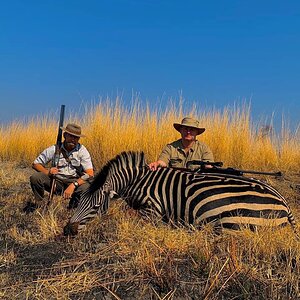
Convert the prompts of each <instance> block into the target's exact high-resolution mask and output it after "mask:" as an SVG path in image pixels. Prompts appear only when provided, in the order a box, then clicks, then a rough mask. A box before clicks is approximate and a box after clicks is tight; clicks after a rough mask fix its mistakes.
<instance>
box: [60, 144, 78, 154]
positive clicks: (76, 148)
mask: <svg viewBox="0 0 300 300" xmlns="http://www.w3.org/2000/svg"><path fill="white" fill-rule="evenodd" d="M80 146H81V145H80V143H78V144H77V145H76V147H75V148H74V149H73V150H71V151H70V152H68V150H67V149H66V148H65V146H64V143H62V146H61V147H62V148H63V149H64V150H65V151H66V153H68V154H69V155H70V154H71V153H73V152H75V151H78V150H79V149H80Z"/></svg>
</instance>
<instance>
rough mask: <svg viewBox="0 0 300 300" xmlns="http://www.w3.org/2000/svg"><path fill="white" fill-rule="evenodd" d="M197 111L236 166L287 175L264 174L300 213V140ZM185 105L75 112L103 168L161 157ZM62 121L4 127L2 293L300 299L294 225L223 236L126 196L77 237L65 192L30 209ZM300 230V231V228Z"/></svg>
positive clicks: (237, 113) (238, 116)
mask: <svg viewBox="0 0 300 300" xmlns="http://www.w3.org/2000/svg"><path fill="white" fill-rule="evenodd" d="M190 114H191V115H194V116H196V117H197V118H199V119H200V123H201V124H203V126H205V127H206V128H207V131H206V132H205V133H204V134H203V135H201V136H200V139H201V140H203V141H204V142H206V143H207V144H209V145H210V147H211V148H212V150H213V152H214V154H215V157H216V160H218V161H223V162H224V164H225V166H233V167H239V168H244V169H255V170H265V171H277V170H281V171H283V172H284V176H283V178H271V177H260V179H262V180H265V181H267V182H268V183H269V184H271V185H272V186H274V187H276V188H277V189H278V190H279V191H280V192H281V193H282V194H283V195H284V196H285V197H286V199H287V200H288V202H289V204H290V206H291V209H292V211H293V213H294V215H295V218H296V220H300V209H299V203H300V174H299V170H300V142H299V136H297V134H294V133H291V132H288V130H286V129H284V130H283V131H282V132H281V133H279V134H278V135H276V134H275V133H274V132H269V131H268V132H265V131H262V130H261V126H260V125H253V124H251V121H250V118H249V109H248V108H241V109H237V110H225V111H222V112H218V111H215V112H209V113H203V114H199V113H196V110H194V111H192V112H190ZM182 115H183V114H182V112H181V109H175V108H172V109H171V110H170V111H166V112H156V113H150V111H149V110H147V109H142V108H139V107H138V105H136V106H135V107H134V108H132V109H128V110H126V109H124V108H122V107H121V105H116V106H113V105H110V104H109V103H107V104H101V105H98V106H96V107H93V108H91V109H88V110H87V112H86V114H85V115H84V116H82V117H80V118H79V117H77V116H74V117H70V118H69V120H66V121H65V123H67V122H69V121H75V122H78V123H79V124H81V125H82V127H83V132H84V133H85V134H86V135H87V137H86V138H83V139H82V140H81V141H82V143H83V144H85V145H86V146H87V147H88V149H89V150H90V152H91V154H92V157H93V160H94V162H95V165H96V167H97V168H100V167H101V166H102V164H103V163H105V162H106V161H107V160H108V159H110V158H112V157H114V156H115V155H116V154H118V153H119V152H121V151H123V150H129V149H130V150H143V151H145V153H146V156H147V158H148V160H149V161H152V160H154V159H156V157H157V156H158V154H159V152H160V150H161V148H162V147H163V146H164V145H165V144H166V143H167V142H170V141H172V140H174V139H175V138H179V135H178V133H177V132H176V131H175V130H174V129H173V127H172V124H173V122H174V121H180V120H181V118H182ZM56 132H57V122H56V119H55V118H54V117H53V118H52V117H43V118H41V119H39V118H37V119H35V120H31V121H29V122H26V123H25V122H23V123H22V122H15V123H13V124H9V125H8V126H7V127H5V128H4V127H3V128H1V130H0V137H1V138H0V158H1V161H2V162H1V168H0V220H1V221H0V297H1V299H297V298H300V279H299V278H300V244H299V241H298V240H297V239H296V237H295V235H294V233H293V231H292V230H291V228H290V227H286V228H282V229H277V230H274V229H270V228H266V229H264V230H261V231H259V232H251V231H248V230H243V231H241V232H224V233H223V234H222V235H216V234H215V233H214V232H213V231H212V229H211V228H210V226H207V227H206V228H203V230H198V231H192V230H187V229H186V228H176V229H175V228H171V227H170V226H168V225H165V224H156V225H154V224H151V223H150V222H146V221H144V220H142V219H141V218H140V217H139V216H138V215H137V214H136V212H135V211H134V210H131V209H128V208H127V207H126V206H125V205H124V203H122V202H121V201H116V202H115V203H113V204H112V206H111V207H110V209H109V212H108V214H107V215H106V216H104V217H102V218H101V219H99V218H97V219H95V220H94V221H93V222H92V223H91V224H89V226H87V229H86V230H85V231H84V232H82V233H81V234H80V235H79V236H78V237H76V238H64V237H63V236H62V235H61V232H62V228H63V226H64V225H65V224H66V222H67V221H68V218H69V217H70V215H71V214H72V211H68V210H67V209H66V206H67V203H66V202H64V201H63V200H62V199H61V198H60V197H55V198H54V201H53V203H52V205H51V206H50V207H49V208H47V209H39V210H37V211H36V212H35V213H34V214H31V215H26V214H24V213H23V211H22V208H23V205H24V203H25V202H26V200H28V199H30V198H31V197H32V193H31V190H30V186H29V183H28V180H29V176H30V174H32V172H34V171H33V170H32V169H31V168H30V164H31V162H32V160H33V159H34V158H35V157H36V155H37V154H38V153H39V152H40V151H41V150H42V149H44V148H45V147H47V146H48V145H49V144H51V143H53V142H54V141H55V139H56V137H55V134H56ZM299 222H300V221H299ZM297 231H298V233H299V232H300V231H299V226H298V227H297Z"/></svg>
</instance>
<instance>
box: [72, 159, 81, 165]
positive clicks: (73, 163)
mask: <svg viewBox="0 0 300 300" xmlns="http://www.w3.org/2000/svg"><path fill="white" fill-rule="evenodd" d="M70 163H71V165H72V166H73V167H79V166H80V161H79V160H77V159H76V158H71V159H70Z"/></svg>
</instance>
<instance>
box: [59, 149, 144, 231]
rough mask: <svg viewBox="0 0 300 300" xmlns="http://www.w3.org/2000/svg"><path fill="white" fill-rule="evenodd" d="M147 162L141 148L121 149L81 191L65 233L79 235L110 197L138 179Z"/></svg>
mask: <svg viewBox="0 0 300 300" xmlns="http://www.w3.org/2000/svg"><path fill="white" fill-rule="evenodd" d="M144 166H145V157H144V153H142V152H131V151H130V152H122V153H121V154H120V155H118V156H116V157H115V158H114V159H112V160H110V161H109V162H108V163H107V164H106V165H105V166H104V167H103V168H102V169H101V171H100V172H99V173H98V174H97V175H96V177H95V178H94V180H93V182H92V183H91V185H90V187H89V188H88V189H87V190H86V191H85V192H83V193H82V195H81V198H80V201H79V204H78V207H77V208H76V209H75V212H74V215H73V216H72V217H71V219H70V220H69V222H68V224H67V225H66V226H65V227H64V235H76V234H77V233H78V231H79V230H81V229H82V228H84V227H85V224H86V223H87V222H88V221H89V220H91V219H92V218H94V217H95V216H96V215H97V214H100V215H101V214H104V213H105V212H106V211H107V209H108V206H109V202H110V199H111V198H113V197H115V195H116V194H119V193H120V192H121V190H122V189H123V188H124V186H126V183H127V181H133V180H135V179H136V178H137V175H138V172H140V171H139V170H140V168H143V167H144Z"/></svg>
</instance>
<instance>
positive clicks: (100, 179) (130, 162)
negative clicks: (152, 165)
mask: <svg viewBox="0 0 300 300" xmlns="http://www.w3.org/2000/svg"><path fill="white" fill-rule="evenodd" d="M124 161H125V162H126V164H127V166H128V167H129V168H132V167H134V168H143V167H145V165H146V161H145V154H144V152H142V151H123V152H121V153H120V154H118V155H117V156H116V157H115V158H113V159H111V160H109V161H108V162H107V163H106V164H105V165H104V166H103V167H102V169H101V170H100V171H99V172H98V173H97V174H96V176H95V177H94V179H93V181H92V183H91V185H90V187H89V189H88V191H89V193H90V194H92V193H94V192H95V191H96V190H98V189H100V188H101V187H102V186H103V184H104V183H105V181H106V179H107V176H108V175H109V171H110V169H111V168H112V166H114V165H116V164H117V165H118V163H122V162H124Z"/></svg>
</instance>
